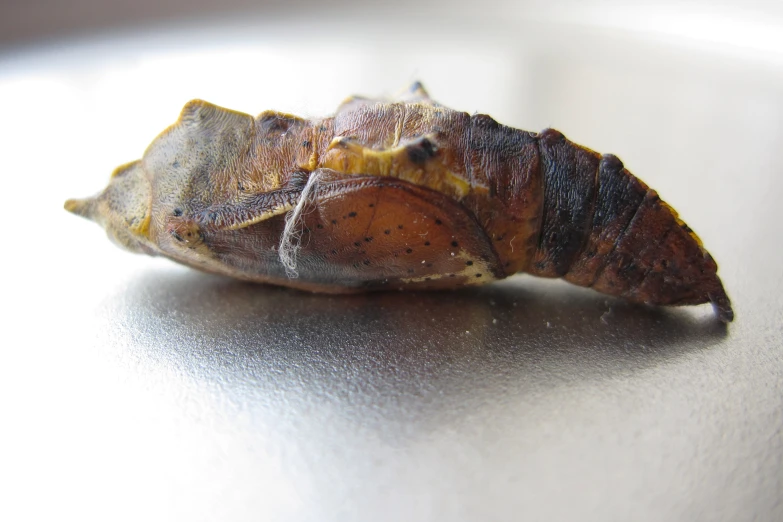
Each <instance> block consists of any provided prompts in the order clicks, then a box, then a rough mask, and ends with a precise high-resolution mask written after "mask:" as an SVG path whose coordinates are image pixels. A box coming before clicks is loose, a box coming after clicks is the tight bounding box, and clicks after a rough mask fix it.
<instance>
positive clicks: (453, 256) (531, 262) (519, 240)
mask: <svg viewBox="0 0 783 522" xmlns="http://www.w3.org/2000/svg"><path fill="white" fill-rule="evenodd" d="M120 185H121V188H120ZM145 198H146V199H145ZM125 200H130V201H133V202H134V203H133V204H132V205H130V204H125V203H124V202H125ZM141 200H146V201H148V205H147V206H146V207H144V205H140V204H139V203H138V202H139V201H141ZM118 201H120V202H121V204H118V203H117V202H118ZM66 208H68V209H69V210H72V211H75V212H77V213H80V214H82V215H86V216H88V217H93V218H95V219H96V220H97V221H99V222H101V223H103V224H104V225H105V226H106V228H107V230H108V231H109V233H110V235H112V236H113V237H114V238H115V239H116V240H118V242H120V243H121V244H123V245H124V246H126V247H128V248H130V249H132V250H140V251H144V252H147V253H151V254H162V255H165V256H167V257H170V258H172V259H174V260H176V261H179V262H182V263H185V264H188V265H190V266H194V267H196V268H200V269H202V270H207V271H211V272H218V273H223V274H227V275H230V276H234V277H239V278H242V279H246V280H252V281H259V282H269V283H275V284H282V285H287V286H293V287H297V288H302V289H307V290H313V291H325V292H345V291H361V290H376V289H387V288H388V289H398V288H415V289H442V288H456V287H460V286H465V285H473V284H481V283H486V282H490V281H493V280H496V279H502V278H504V277H506V276H508V275H511V274H514V273H517V272H527V273H530V274H533V275H536V276H543V277H562V278H565V279H566V280H568V281H570V282H572V283H575V284H578V285H581V286H587V287H592V288H594V289H596V290H598V291H601V292H604V293H607V294H610V295H615V296H620V297H623V298H626V299H629V300H632V301H636V302H644V303H649V304H660V305H685V304H699V303H705V302H711V303H713V305H714V307H715V309H716V311H717V313H718V316H719V318H720V319H721V320H723V321H730V320H732V318H733V312H732V310H731V305H730V302H729V299H728V297H727V296H726V294H725V292H724V290H723V287H722V284H721V282H720V279H719V278H718V276H717V274H716V272H717V266H716V264H715V262H714V261H713V259H712V257H711V256H710V255H709V254H708V253H707V252H706V250H704V248H703V247H702V245H701V242H700V241H699V239H698V237H697V236H696V235H695V234H694V233H693V232H692V231H691V229H690V228H688V227H687V225H685V224H684V223H683V222H682V221H681V220H679V218H678V217H677V214H676V212H675V211H674V210H673V209H672V208H671V207H669V206H668V205H666V204H665V203H664V202H663V201H661V199H660V198H659V197H658V195H657V194H656V193H655V191H653V190H651V189H649V188H648V187H647V186H646V185H645V184H644V183H642V182H641V181H640V180H638V179H637V178H635V177H634V176H633V175H631V174H630V173H629V172H628V171H627V170H626V169H625V168H624V167H623V164H622V163H621V162H620V160H619V159H617V158H616V157H615V156H612V155H604V156H601V155H599V154H597V153H595V152H593V151H591V150H589V149H587V148H584V147H581V146H579V145H576V144H574V143H572V142H570V141H568V140H567V139H566V138H565V137H564V136H563V135H562V134H561V133H560V132H558V131H555V130H552V129H547V130H545V131H543V132H541V133H539V134H535V133H531V132H526V131H521V130H517V129H513V128H510V127H506V126H503V125H500V124H498V123H497V122H495V121H494V120H493V119H492V118H490V117H488V116H485V115H473V116H470V115H468V114H466V113H463V112H457V111H453V110H451V109H448V108H446V107H443V106H440V105H438V104H436V103H434V102H432V101H431V100H430V99H429V97H428V96H427V95H426V93H425V92H424V91H423V89H422V88H421V86H420V85H414V87H413V88H412V89H411V90H410V92H409V93H408V95H407V96H406V97H405V98H404V99H402V100H398V101H396V102H384V101H374V100H364V99H357V98H352V99H349V100H348V101H346V102H345V103H344V104H343V105H342V106H341V107H340V109H338V112H337V114H336V115H335V116H334V117H331V118H325V119H320V120H306V119H302V118H298V117H295V116H291V115H287V114H282V113H275V112H271V111H270V112H266V113H263V114H261V115H260V116H259V117H258V118H255V119H254V118H252V117H250V116H248V115H246V114H241V113H237V112H233V111H228V110H225V109H221V108H219V107H216V106H213V105H210V104H207V103H205V102H198V101H197V102H191V103H190V104H188V105H187V106H186V107H185V109H184V110H183V113H182V116H181V117H180V120H179V121H178V122H177V124H175V125H174V126H172V127H171V128H169V129H168V130H167V131H166V132H164V133H163V134H162V135H161V136H159V137H158V138H157V139H156V140H155V141H154V142H153V143H152V145H150V147H149V149H148V150H147V152H146V153H145V155H144V157H143V159H142V160H140V161H138V162H135V163H132V164H129V165H126V166H124V167H122V168H121V169H120V170H118V172H116V173H115V175H114V176H113V178H112V183H110V185H109V187H108V188H107V189H106V190H105V191H104V192H103V193H102V194H101V195H99V196H97V197H96V198H92V199H89V200H80V201H76V200H71V201H69V202H68V203H67V204H66Z"/></svg>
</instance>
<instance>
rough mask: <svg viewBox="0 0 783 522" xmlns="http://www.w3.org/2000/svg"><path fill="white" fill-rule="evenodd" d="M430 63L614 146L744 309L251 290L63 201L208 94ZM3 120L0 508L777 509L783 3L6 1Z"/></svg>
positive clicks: (391, 79) (731, 513) (315, 100)
mask: <svg viewBox="0 0 783 522" xmlns="http://www.w3.org/2000/svg"><path fill="white" fill-rule="evenodd" d="M414 80H421V81H422V82H423V83H424V85H425V86H426V87H427V89H428V90H429V92H430V94H431V95H432V96H433V97H434V98H435V99H436V100H438V101H440V102H441V103H443V104H445V105H448V106H450V107H453V108H455V109H460V110H464V111H467V112H469V113H473V112H482V113H487V114H490V115H492V116H493V117H494V118H495V119H497V120H498V121H500V122H502V123H505V124H508V125H512V126H515V127H519V128H523V129H526V130H531V131H538V130H541V129H543V128H546V127H550V126H551V127H555V128H557V129H559V130H561V131H563V132H564V133H565V134H566V136H568V137H569V138H570V139H572V140H574V141H576V142H579V143H582V144H584V145H586V146H588V147H590V148H593V149H595V150H598V151H601V152H613V153H616V154H618V155H619V156H620V157H621V158H622V159H623V161H624V162H625V164H626V166H627V167H628V168H629V170H631V171H632V172H634V173H635V174H636V175H638V176H639V177H641V178H642V179H644V180H645V181H646V182H647V183H648V184H650V185H651V186H652V187H654V188H655V189H657V190H658V191H659V193H660V194H661V195H662V197H663V198H664V199H665V200H666V201H668V202H669V203H671V204H672V206H674V207H675V208H677V209H678V210H679V211H680V214H681V216H682V217H683V218H684V219H685V220H686V221H687V222H688V224H689V225H690V226H691V227H692V228H694V229H695V230H696V231H697V232H698V233H699V235H700V236H701V238H702V239H703V240H704V243H705V245H706V246H707V248H708V249H709V250H710V252H711V253H712V254H713V256H714V257H715V258H716V260H717V261H718V263H719V265H720V267H721V268H720V272H719V273H720V275H721V277H722V279H723V281H724V283H725V285H726V288H727V290H728V292H729V295H730V296H731V297H732V300H733V302H734V304H735V311H736V312H737V320H736V321H735V323H733V324H732V325H730V326H729V327H728V328H723V327H721V326H720V325H717V324H716V322H715V320H714V317H713V315H712V311H711V310H710V309H709V307H698V308H693V309H688V310H660V309H649V308H646V307H639V306H631V305H628V304H625V303H622V302H620V301H618V300H614V299H608V298H606V297H604V296H599V295H595V294H593V293H592V292H590V291H588V290H583V289H578V288H572V287H570V286H568V285H566V284H564V283H561V282H558V281H542V280H534V279H532V278H527V277H522V276H519V277H513V278H510V279H509V280H507V281H504V282H502V283H499V284H495V285H492V286H490V287H487V288H483V289H476V290H471V291H467V292H460V293H457V294H426V295H424V294H412V295H397V294H395V295H388V294H378V295H373V296H360V297H350V298H334V297H323V296H312V295H308V294H302V293H297V292H292V291H288V290H282V289H272V288H265V287H260V286H253V285H245V284H241V283H236V282H232V281H228V280H225V279H223V278H218V277H212V276H206V275H203V274H198V273H195V272H193V271H190V270H188V269H185V268H183V267H179V266H175V265H173V264H172V263H169V262H167V261H165V260H162V259H153V258H146V257H141V256H134V255H131V254H128V253H125V252H123V251H120V250H119V249H117V248H116V247H115V246H114V245H112V244H110V243H109V242H108V241H107V240H106V239H105V237H104V234H103V232H102V231H100V230H99V229H98V228H97V227H95V226H94V225H93V224H91V223H88V222H86V221H84V220H79V219H77V218H76V217H74V216H71V215H68V214H66V213H65V211H63V210H62V204H63V202H64V201H65V199H66V198H69V197H82V196H86V195H89V194H92V193H95V192H97V191H98V190H100V189H102V188H103V186H104V185H105V183H106V181H107V179H108V176H109V174H110V173H111V171H112V170H113V169H114V167H116V166H117V165H120V164H122V163H125V162H128V161H131V160H134V159H137V158H139V157H140V156H141V154H142V153H143V151H144V149H145V147H146V146H147V145H148V144H149V142H150V141H151V140H152V139H153V138H154V137H155V136H156V135H157V134H158V133H159V132H160V131H162V130H163V129H164V128H165V127H167V126H168V125H170V124H171V123H173V122H174V121H175V120H176V118H177V116H178V114H179V111H180V109H181V107H182V106H183V105H184V104H185V103H186V102H187V101H188V100H190V99H193V98H201V99H205V100H208V101H211V102H213V103H216V104H219V105H222V106H225V107H229V108H232V109H235V110H240V111H243V112H248V113H251V114H257V113H260V112H261V111H263V110H266V109H276V110H280V111H285V112H291V113H294V114H298V115H301V116H306V117H308V116H323V115H327V114H329V113H331V112H332V111H333V110H334V109H335V107H336V106H337V104H338V103H339V102H340V101H341V100H343V99H344V98H345V97H347V96H348V95H350V94H361V95H365V96H372V97H378V96H388V95H393V94H394V93H396V92H398V91H400V90H401V89H403V88H405V87H406V86H407V85H408V84H410V83H411V82H412V81H414ZM0 107H1V108H2V111H0V115H1V116H2V122H3V124H2V125H0V143H2V149H1V150H2V152H3V162H2V178H3V183H4V185H3V191H2V194H3V195H4V196H5V198H4V203H5V207H4V215H5V217H6V222H5V223H6V225H5V226H4V227H3V232H2V237H3V239H4V240H5V241H4V243H3V250H2V252H3V256H2V257H0V263H2V268H3V273H4V274H5V276H6V277H5V278H4V281H3V295H4V297H5V299H4V300H3V305H2V306H3V314H2V317H3V331H4V338H5V340H4V341H3V343H2V344H3V345H4V348H3V349H2V351H0V357H1V358H2V359H1V360H0V412H2V415H3V417H2V419H3V425H4V428H3V429H2V430H0V491H3V493H2V494H0V498H1V499H2V500H1V501H0V518H2V519H4V520H45V519H53V518H56V519H66V520H69V519H77V518H78V519H80V520H106V519H110V520H140V519H141V520H215V519H218V520H221V519H223V520H258V519H262V520H449V521H454V520H496V519H497V520H508V519H536V520H574V519H580V520H601V521H605V520H650V521H653V520H670V521H675V520H683V521H697V520H709V521H717V520H731V521H738V520H761V521H767V520H769V521H773V520H783V501H782V500H781V498H782V497H783V435H782V434H783V356H781V347H782V346H783V328H782V327H781V325H782V324H783V268H781V266H782V265H781V261H782V260H783V255H782V254H783V246H781V245H782V244H783V243H782V242H781V240H780V238H781V232H780V227H779V224H778V223H779V221H780V212H779V202H780V198H781V197H783V175H781V173H783V159H782V158H781V150H783V4H781V3H780V2H763V1H760V0H754V1H746V2H737V1H734V2H729V1H721V2H715V1H711V2H707V1H696V0H694V1H677V2H674V1H666V0H664V1H656V2H644V1H640V2H594V1H586V2H585V1H562V2H551V1H543V0H541V1H537V0H530V1H513V2H512V1H506V2H503V1H499V2H492V1H485V2H462V1H456V2H441V1H433V2H414V1H408V0H401V1H396V2H393V3H377V4H376V3H370V2H353V1H349V0H337V1H334V2H329V3H328V4H327V3H319V2H312V1H283V0H272V1H262V2H251V1H248V0H223V1H221V2H213V1H208V0H195V1H191V2H185V1H178V0H162V1H152V0H138V1H136V2H126V3H118V2H99V1H97V0H72V1H69V2H57V1H54V0H27V1H24V2H22V1H20V0H6V1H4V2H3V3H2V5H0ZM3 497H4V498H3Z"/></svg>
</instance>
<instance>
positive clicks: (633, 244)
mask: <svg viewBox="0 0 783 522" xmlns="http://www.w3.org/2000/svg"><path fill="white" fill-rule="evenodd" d="M534 139H535V142H536V144H537V152H538V155H539V157H538V169H537V171H536V173H535V174H536V175H537V176H539V177H540V179H541V196H542V198H543V206H542V212H541V220H540V223H539V226H538V227H537V229H528V234H529V239H532V238H535V244H536V250H535V254H534V255H533V257H532V258H530V259H529V263H528V264H527V266H526V267H525V268H524V269H523V270H524V271H525V272H528V273H531V274H533V275H536V276H543V277H563V278H565V279H566V280H568V281H570V282H572V283H575V284H578V285H581V286H587V287H592V288H593V289H595V290H598V291H600V292H604V293H607V294H611V295H616V296H621V297H624V298H626V299H629V300H632V301H636V302H644V303H650V304H659V305H686V304H699V303H705V302H712V303H713V304H714V305H715V307H716V309H717V310H718V312H719V316H720V317H721V319H722V320H724V321H730V320H731V318H732V317H733V312H732V310H731V305H730V302H729V299H728V297H727V296H726V293H725V291H724V290H723V286H722V284H721V282H720V279H719V278H718V276H717V274H716V272H717V265H716V263H715V261H714V260H713V259H712V257H711V256H710V254H709V253H708V252H707V251H706V250H704V248H703V247H702V244H701V241H700V240H699V238H698V237H697V236H696V235H695V234H694V233H693V231H692V230H691V229H690V228H689V227H688V226H687V225H686V224H685V223H684V222H682V221H681V220H680V219H679V218H678V217H677V213H676V212H675V211H674V210H673V209H672V208H671V207H670V206H669V205H667V204H666V203H664V202H663V201H662V200H661V199H660V197H658V194H657V193H656V192H655V191H654V190H652V189H650V188H649V187H647V185H645V184H644V183H643V182H642V181H640V180H639V179H637V178H636V177H634V176H633V175H632V174H631V173H629V172H628V171H627V170H626V169H625V168H624V167H623V164H622V162H621V161H620V160H619V159H618V158H617V157H616V156H613V155H604V156H601V155H599V154H598V153H596V152H593V151H591V150H589V149H586V148H584V147H581V146H579V145H576V144H574V143H572V142H570V141H569V140H567V139H566V138H565V137H564V136H563V135H562V134H561V133H560V132H558V131H556V130H553V129H547V130H545V131H543V132H541V133H540V134H538V135H537V136H536V137H535V138H534Z"/></svg>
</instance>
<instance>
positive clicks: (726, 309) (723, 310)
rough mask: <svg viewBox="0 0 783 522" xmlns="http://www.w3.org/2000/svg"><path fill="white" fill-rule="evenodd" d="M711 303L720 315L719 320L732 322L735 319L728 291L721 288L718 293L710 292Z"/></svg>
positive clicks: (716, 313)
mask: <svg viewBox="0 0 783 522" xmlns="http://www.w3.org/2000/svg"><path fill="white" fill-rule="evenodd" d="M709 297H710V303H712V309H713V310H714V311H715V315H716V316H718V321H720V322H722V323H730V322H732V321H733V320H734V309H733V308H732V307H731V300H730V299H729V296H727V295H726V292H725V291H723V290H722V289H721V292H720V293H718V294H710V295H709Z"/></svg>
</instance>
